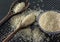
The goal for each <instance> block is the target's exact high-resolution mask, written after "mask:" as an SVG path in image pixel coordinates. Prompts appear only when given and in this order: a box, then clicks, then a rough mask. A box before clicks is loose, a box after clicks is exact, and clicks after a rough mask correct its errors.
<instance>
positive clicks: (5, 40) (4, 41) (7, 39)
mask: <svg viewBox="0 0 60 42" xmlns="http://www.w3.org/2000/svg"><path fill="white" fill-rule="evenodd" d="M21 29H23V27H19V28H18V29H16V30H15V31H14V32H12V33H11V34H9V35H8V36H7V38H6V39H4V40H3V42H9V40H11V39H12V38H13V37H14V35H15V34H16V33H17V32H18V31H19V30H21Z"/></svg>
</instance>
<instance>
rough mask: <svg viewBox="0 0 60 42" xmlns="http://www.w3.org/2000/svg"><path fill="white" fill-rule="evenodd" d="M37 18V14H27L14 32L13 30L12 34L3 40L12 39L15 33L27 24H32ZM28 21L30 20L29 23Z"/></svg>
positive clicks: (4, 41)
mask: <svg viewBox="0 0 60 42" xmlns="http://www.w3.org/2000/svg"><path fill="white" fill-rule="evenodd" d="M35 19H36V16H35V15H33V14H30V15H27V16H26V17H25V18H24V19H23V20H22V22H20V25H19V26H18V27H17V29H16V30H15V31H14V32H12V33H11V34H9V35H8V36H7V38H6V39H4V40H3V42H8V41H9V40H11V39H12V38H13V37H14V35H15V34H16V33H17V32H18V31H19V30H21V29H23V28H25V27H26V26H29V25H31V24H32V23H33V22H34V21H35ZM28 22H29V23H28Z"/></svg>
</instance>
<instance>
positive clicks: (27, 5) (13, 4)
mask: <svg viewBox="0 0 60 42" xmlns="http://www.w3.org/2000/svg"><path fill="white" fill-rule="evenodd" d="M20 2H23V0H15V1H14V2H13V3H12V5H11V7H10V9H9V12H8V14H7V15H6V16H5V17H4V18H3V19H2V20H0V26H1V25H2V24H3V23H5V22H6V21H7V20H8V19H9V18H11V17H12V16H14V15H16V14H18V13H22V12H23V11H24V10H26V9H27V8H28V7H29V3H28V0H25V7H24V8H23V9H22V10H21V11H20V12H18V13H14V12H13V11H12V8H13V7H14V6H15V4H16V3H20Z"/></svg>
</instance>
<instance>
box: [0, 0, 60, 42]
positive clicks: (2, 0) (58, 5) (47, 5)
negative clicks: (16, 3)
mask: <svg viewBox="0 0 60 42" xmlns="http://www.w3.org/2000/svg"><path fill="white" fill-rule="evenodd" d="M29 1H30V7H29V8H31V9H36V8H38V7H40V8H41V9H42V10H47V11H48V10H59V11H60V0H41V1H39V0H29ZM12 2H13V0H0V20H1V19H2V18H3V17H4V16H5V15H6V14H7V12H8V10H9V7H10V5H11V3H12ZM12 31H13V30H11V28H10V27H9V23H8V22H6V23H5V24H4V25H2V26H1V27H0V42H2V40H3V39H4V38H6V36H7V35H8V34H9V32H12ZM46 37H49V38H50V41H49V42H60V34H57V35H54V36H53V35H47V34H46ZM16 40H17V42H19V41H18V39H16ZM22 40H23V39H22ZM14 42H16V41H14ZM23 42H24V41H23ZM31 42H33V41H31ZM43 42H47V40H45V41H43Z"/></svg>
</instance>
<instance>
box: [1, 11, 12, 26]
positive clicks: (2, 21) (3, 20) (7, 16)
mask: <svg viewBox="0 0 60 42" xmlns="http://www.w3.org/2000/svg"><path fill="white" fill-rule="evenodd" d="M11 16H12V12H9V13H8V14H7V15H6V16H5V17H4V18H3V19H2V20H0V26H1V25H2V24H3V23H4V22H6V21H7V20H8V19H9V18H10V17H11Z"/></svg>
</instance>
